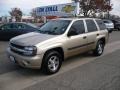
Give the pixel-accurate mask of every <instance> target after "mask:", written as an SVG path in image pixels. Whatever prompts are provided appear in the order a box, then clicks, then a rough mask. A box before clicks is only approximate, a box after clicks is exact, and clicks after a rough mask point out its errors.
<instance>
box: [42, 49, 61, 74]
mask: <svg viewBox="0 0 120 90" xmlns="http://www.w3.org/2000/svg"><path fill="white" fill-rule="evenodd" d="M61 65H62V56H61V55H60V53H59V52H57V51H49V52H47V53H46V54H45V56H44V58H43V62H42V68H41V69H42V71H43V72H44V73H45V74H54V73H57V72H58V71H59V69H60V67H61Z"/></svg>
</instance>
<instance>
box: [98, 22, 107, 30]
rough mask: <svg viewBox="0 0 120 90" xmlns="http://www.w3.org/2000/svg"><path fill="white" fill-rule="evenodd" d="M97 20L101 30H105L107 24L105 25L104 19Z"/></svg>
mask: <svg viewBox="0 0 120 90" xmlns="http://www.w3.org/2000/svg"><path fill="white" fill-rule="evenodd" d="M96 22H97V24H98V26H99V28H100V30H105V29H106V26H105V24H104V23H103V21H102V20H96Z"/></svg>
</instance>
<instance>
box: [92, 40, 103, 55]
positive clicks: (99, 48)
mask: <svg viewBox="0 0 120 90" xmlns="http://www.w3.org/2000/svg"><path fill="white" fill-rule="evenodd" d="M104 46H105V44H104V42H103V41H102V40H99V41H98V42H97V45H96V48H95V50H94V51H93V54H94V55H95V56H100V55H102V54H103V51H104Z"/></svg>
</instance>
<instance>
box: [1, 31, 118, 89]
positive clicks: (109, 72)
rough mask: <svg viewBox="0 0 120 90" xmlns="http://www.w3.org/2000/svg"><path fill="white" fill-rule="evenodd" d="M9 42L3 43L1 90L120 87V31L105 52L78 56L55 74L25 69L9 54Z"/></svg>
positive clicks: (111, 36) (67, 61) (114, 35)
mask: <svg viewBox="0 0 120 90" xmlns="http://www.w3.org/2000/svg"><path fill="white" fill-rule="evenodd" d="M7 46H8V42H3V41H1V42H0V68H1V69H0V90H23V89H24V90H33V89H35V90H37V89H38V90H40V89H45V90H48V89H50V90H56V89H57V88H59V89H61V90H66V89H67V90H73V89H76V90H120V82H119V80H120V78H119V76H120V64H119V63H120V59H119V58H120V55H119V53H120V32H119V31H115V32H113V33H112V34H110V40H109V43H108V45H107V46H106V48H105V52H104V55H102V56H101V57H93V56H92V55H91V54H89V53H88V54H83V55H78V56H76V57H73V58H70V59H68V60H66V61H65V62H64V63H63V66H62V69H61V70H60V72H58V73H57V74H55V75H51V76H46V75H44V74H42V73H41V71H40V70H31V69H25V68H21V67H19V66H17V65H15V64H14V63H12V62H10V61H9V59H8V58H7V56H6V53H5V52H6V48H7Z"/></svg>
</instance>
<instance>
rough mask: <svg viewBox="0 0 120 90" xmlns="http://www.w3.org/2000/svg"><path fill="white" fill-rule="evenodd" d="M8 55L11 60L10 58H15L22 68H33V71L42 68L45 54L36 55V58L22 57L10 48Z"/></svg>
mask: <svg viewBox="0 0 120 90" xmlns="http://www.w3.org/2000/svg"><path fill="white" fill-rule="evenodd" d="M7 55H8V58H9V59H10V56H13V57H14V59H15V63H16V64H19V65H20V66H22V67H26V68H32V69H40V68H41V64H42V59H43V54H41V55H36V56H22V55H19V54H17V53H14V52H12V51H11V50H10V48H8V49H7Z"/></svg>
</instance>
